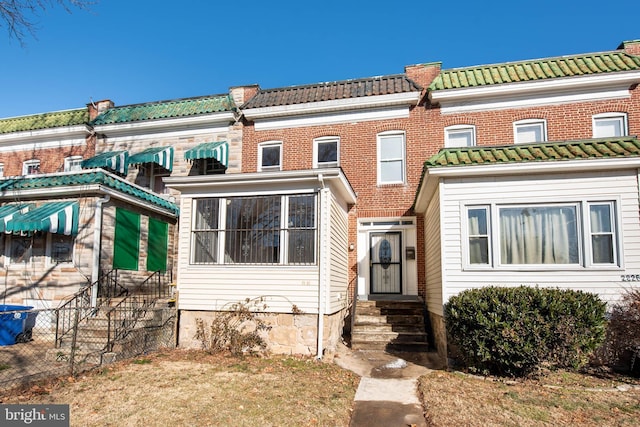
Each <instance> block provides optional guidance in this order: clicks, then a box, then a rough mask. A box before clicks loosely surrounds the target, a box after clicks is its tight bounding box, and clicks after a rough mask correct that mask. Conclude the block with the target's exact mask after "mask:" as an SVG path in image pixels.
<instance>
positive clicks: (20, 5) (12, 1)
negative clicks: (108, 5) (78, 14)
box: [0, 0, 95, 45]
mask: <svg viewBox="0 0 640 427" xmlns="http://www.w3.org/2000/svg"><path fill="white" fill-rule="evenodd" d="M93 4H95V1H90V0H0V27H6V29H7V31H8V33H9V38H10V39H11V38H15V39H16V40H18V41H19V42H20V44H21V45H24V41H25V38H26V37H27V36H28V35H31V36H32V37H35V35H36V24H35V22H34V21H33V18H34V17H35V16H37V15H38V13H39V12H42V11H45V10H47V9H49V8H52V7H54V6H61V7H62V8H64V10H66V11H67V12H69V13H71V9H72V8H74V7H77V8H80V9H88V8H89V6H91V5H93Z"/></svg>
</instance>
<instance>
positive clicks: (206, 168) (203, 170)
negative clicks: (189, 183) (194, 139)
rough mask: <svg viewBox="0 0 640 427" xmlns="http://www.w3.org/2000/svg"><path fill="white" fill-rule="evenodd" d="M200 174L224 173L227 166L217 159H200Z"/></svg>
mask: <svg viewBox="0 0 640 427" xmlns="http://www.w3.org/2000/svg"><path fill="white" fill-rule="evenodd" d="M197 161H198V163H199V168H200V175H215V174H221V173H224V172H225V170H226V168H225V167H224V165H223V164H222V163H220V162H219V161H218V160H216V159H211V158H209V159H198V160H197Z"/></svg>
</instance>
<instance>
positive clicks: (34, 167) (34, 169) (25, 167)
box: [22, 160, 40, 175]
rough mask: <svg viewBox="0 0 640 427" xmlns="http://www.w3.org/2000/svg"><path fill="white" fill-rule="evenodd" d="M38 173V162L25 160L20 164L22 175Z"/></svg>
mask: <svg viewBox="0 0 640 427" xmlns="http://www.w3.org/2000/svg"><path fill="white" fill-rule="evenodd" d="M39 171H40V160H27V161H25V162H23V163H22V175H34V174H37V173H38V172H39Z"/></svg>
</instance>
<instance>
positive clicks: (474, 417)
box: [418, 371, 640, 427]
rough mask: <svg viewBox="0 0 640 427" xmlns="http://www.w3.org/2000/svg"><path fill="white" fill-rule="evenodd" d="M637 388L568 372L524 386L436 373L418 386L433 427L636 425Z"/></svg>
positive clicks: (624, 380)
mask: <svg viewBox="0 0 640 427" xmlns="http://www.w3.org/2000/svg"><path fill="white" fill-rule="evenodd" d="M638 384H639V383H638V380H637V379H634V378H629V377H623V376H619V375H611V374H597V375H596V374H578V373H572V372H564V371H561V372H553V373H548V374H546V375H544V376H542V377H540V378H538V379H533V380H526V381H510V380H509V381H507V380H503V379H498V378H491V377H489V378H483V377H475V376H470V375H466V374H463V373H460V372H446V371H433V372H430V373H428V374H426V375H424V376H422V377H421V378H420V380H419V385H418V387H419V390H420V393H421V394H422V399H423V402H424V407H425V412H426V415H427V420H428V422H429V424H430V425H433V426H440V427H445V426H461V425H464V426H483V427H484V426H501V427H502V426H563V425H567V426H570V425H571V426H573V425H580V426H636V425H637V424H638V419H640V386H639V385H638Z"/></svg>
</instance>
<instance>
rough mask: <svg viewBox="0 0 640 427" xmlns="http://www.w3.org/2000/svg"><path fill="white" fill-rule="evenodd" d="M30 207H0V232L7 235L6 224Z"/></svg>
mask: <svg viewBox="0 0 640 427" xmlns="http://www.w3.org/2000/svg"><path fill="white" fill-rule="evenodd" d="M30 207H31V205H4V206H2V207H0V232H2V231H4V232H6V233H7V234H8V233H10V232H7V222H9V221H11V219H12V218H13V217H14V216H16V215H20V214H23V213H25V212H27V211H28V210H29V208H30Z"/></svg>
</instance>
